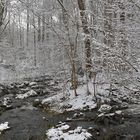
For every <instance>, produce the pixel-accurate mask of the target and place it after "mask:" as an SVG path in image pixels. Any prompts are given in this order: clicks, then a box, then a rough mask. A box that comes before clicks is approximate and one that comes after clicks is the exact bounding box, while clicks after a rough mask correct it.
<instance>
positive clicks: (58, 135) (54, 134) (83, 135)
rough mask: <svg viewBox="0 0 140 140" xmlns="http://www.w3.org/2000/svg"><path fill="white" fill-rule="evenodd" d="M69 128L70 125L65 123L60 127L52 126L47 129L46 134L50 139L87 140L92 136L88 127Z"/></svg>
mask: <svg viewBox="0 0 140 140" xmlns="http://www.w3.org/2000/svg"><path fill="white" fill-rule="evenodd" d="M69 129H70V126H69V125H63V126H60V127H58V128H51V129H49V130H48V131H47V133H46V135H47V136H48V139H49V140H56V139H57V140H60V139H64V140H87V139H88V138H90V137H91V136H92V135H91V134H90V133H88V132H87V130H86V129H82V127H77V128H76V129H74V130H69ZM64 130H65V132H64ZM66 131H67V132H66Z"/></svg>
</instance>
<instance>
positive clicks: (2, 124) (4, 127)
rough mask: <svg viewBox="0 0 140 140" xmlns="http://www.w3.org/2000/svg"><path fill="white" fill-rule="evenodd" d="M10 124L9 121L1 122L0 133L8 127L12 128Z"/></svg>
mask: <svg viewBox="0 0 140 140" xmlns="http://www.w3.org/2000/svg"><path fill="white" fill-rule="evenodd" d="M8 124H9V123H8V122H5V123H1V124H0V134H1V132H2V131H4V130H7V129H9V128H10V127H9V126H8Z"/></svg>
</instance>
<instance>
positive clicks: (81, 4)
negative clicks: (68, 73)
mask: <svg viewBox="0 0 140 140" xmlns="http://www.w3.org/2000/svg"><path fill="white" fill-rule="evenodd" d="M77 1H78V6H79V10H80V16H81V22H82V27H83V32H84V34H85V40H84V43H85V56H86V71H88V72H90V71H91V67H92V60H91V42H90V41H91V40H90V31H89V29H88V21H87V16H86V13H85V11H86V5H85V0H77Z"/></svg>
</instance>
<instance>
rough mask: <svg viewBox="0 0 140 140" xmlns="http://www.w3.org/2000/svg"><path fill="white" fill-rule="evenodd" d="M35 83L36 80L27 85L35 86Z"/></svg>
mask: <svg viewBox="0 0 140 140" xmlns="http://www.w3.org/2000/svg"><path fill="white" fill-rule="evenodd" d="M35 85H37V82H31V83H30V84H29V86H35Z"/></svg>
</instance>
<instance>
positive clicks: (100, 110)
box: [98, 104, 112, 113]
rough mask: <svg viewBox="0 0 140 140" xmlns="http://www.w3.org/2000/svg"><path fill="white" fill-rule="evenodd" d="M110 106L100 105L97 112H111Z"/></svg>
mask: <svg viewBox="0 0 140 140" xmlns="http://www.w3.org/2000/svg"><path fill="white" fill-rule="evenodd" d="M111 108H112V107H111V106H110V105H107V104H103V105H101V106H100V108H99V110H98V111H99V112H106V113H107V112H110V110H111Z"/></svg>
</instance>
